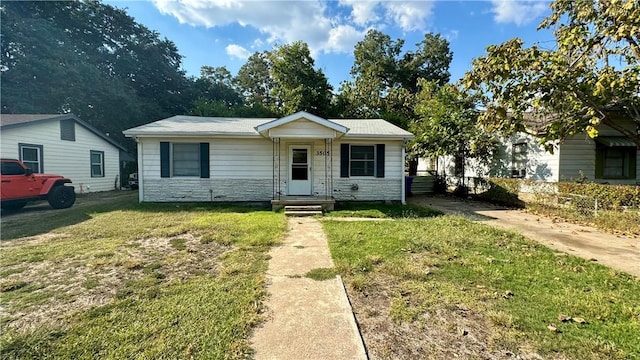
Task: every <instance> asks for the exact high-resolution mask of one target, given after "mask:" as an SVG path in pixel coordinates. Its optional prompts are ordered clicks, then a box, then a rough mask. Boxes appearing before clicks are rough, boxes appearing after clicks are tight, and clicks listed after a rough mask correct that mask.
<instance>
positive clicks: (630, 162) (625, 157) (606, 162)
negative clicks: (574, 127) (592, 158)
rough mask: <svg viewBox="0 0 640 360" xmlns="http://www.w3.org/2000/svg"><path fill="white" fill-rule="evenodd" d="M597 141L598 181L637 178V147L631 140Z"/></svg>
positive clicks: (609, 139) (600, 139) (608, 139)
mask: <svg viewBox="0 0 640 360" xmlns="http://www.w3.org/2000/svg"><path fill="white" fill-rule="evenodd" d="M625 140H626V141H625ZM596 141H597V143H596V179H635V178H636V154H637V147H636V146H635V144H634V143H633V142H631V140H628V139H624V138H622V140H620V138H596ZM629 145H630V146H629Z"/></svg>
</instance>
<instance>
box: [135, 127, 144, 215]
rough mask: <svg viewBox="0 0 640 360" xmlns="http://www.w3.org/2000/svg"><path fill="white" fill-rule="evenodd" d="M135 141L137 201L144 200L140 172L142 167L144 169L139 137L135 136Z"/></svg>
mask: <svg viewBox="0 0 640 360" xmlns="http://www.w3.org/2000/svg"><path fill="white" fill-rule="evenodd" d="M136 143H137V145H138V202H140V203H141V202H143V201H144V174H143V173H142V171H141V170H142V169H144V163H143V161H142V159H144V156H142V142H141V141H140V139H139V138H137V137H136Z"/></svg>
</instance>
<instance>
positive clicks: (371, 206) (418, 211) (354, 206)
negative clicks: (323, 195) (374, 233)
mask: <svg viewBox="0 0 640 360" xmlns="http://www.w3.org/2000/svg"><path fill="white" fill-rule="evenodd" d="M443 214H444V213H443V212H441V211H439V210H435V209H431V208H428V207H424V206H419V205H401V204H383V203H373V202H372V203H367V202H365V203H363V202H357V203H356V202H351V203H337V204H336V207H335V210H334V211H331V212H329V213H328V214H327V216H328V217H361V218H392V219H419V218H430V217H434V216H440V215H443Z"/></svg>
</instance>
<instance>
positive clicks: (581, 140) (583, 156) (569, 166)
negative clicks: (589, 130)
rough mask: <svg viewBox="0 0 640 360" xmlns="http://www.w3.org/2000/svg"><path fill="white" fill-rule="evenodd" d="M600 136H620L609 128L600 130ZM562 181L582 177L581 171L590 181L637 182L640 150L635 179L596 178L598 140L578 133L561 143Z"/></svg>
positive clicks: (639, 178) (639, 171)
mask: <svg viewBox="0 0 640 360" xmlns="http://www.w3.org/2000/svg"><path fill="white" fill-rule="evenodd" d="M600 136H620V134H619V133H618V132H616V131H614V130H611V129H609V128H604V129H601V130H600ZM559 160H560V169H561V171H560V177H559V179H560V181H570V180H574V179H578V178H580V172H581V171H582V173H583V174H584V176H585V177H586V178H587V180H589V181H594V182H607V183H609V184H630V185H633V184H636V183H637V182H640V150H638V151H637V152H636V178H635V179H596V178H595V177H596V174H595V168H596V142H595V141H594V140H593V139H591V138H589V137H586V136H585V135H576V136H574V137H571V138H569V139H567V140H565V141H564V142H563V143H562V144H561V145H560V156H559Z"/></svg>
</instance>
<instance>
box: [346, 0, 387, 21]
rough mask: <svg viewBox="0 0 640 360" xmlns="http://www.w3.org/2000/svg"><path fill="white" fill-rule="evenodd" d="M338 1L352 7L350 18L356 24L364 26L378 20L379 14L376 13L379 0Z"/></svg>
mask: <svg viewBox="0 0 640 360" xmlns="http://www.w3.org/2000/svg"><path fill="white" fill-rule="evenodd" d="M339 3H340V5H343V6H351V7H352V10H351V19H352V20H353V22H354V23H355V24H356V25H360V26H365V25H368V24H373V23H376V22H378V21H379V20H380V16H379V15H378V14H377V13H376V8H377V7H378V5H379V3H380V2H379V1H362V0H340V2H339Z"/></svg>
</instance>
